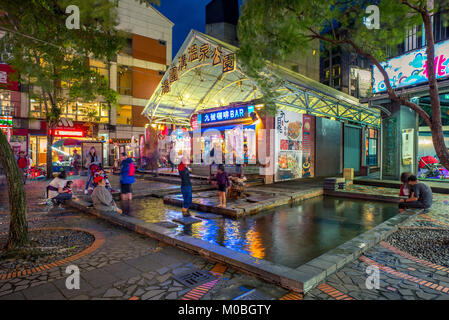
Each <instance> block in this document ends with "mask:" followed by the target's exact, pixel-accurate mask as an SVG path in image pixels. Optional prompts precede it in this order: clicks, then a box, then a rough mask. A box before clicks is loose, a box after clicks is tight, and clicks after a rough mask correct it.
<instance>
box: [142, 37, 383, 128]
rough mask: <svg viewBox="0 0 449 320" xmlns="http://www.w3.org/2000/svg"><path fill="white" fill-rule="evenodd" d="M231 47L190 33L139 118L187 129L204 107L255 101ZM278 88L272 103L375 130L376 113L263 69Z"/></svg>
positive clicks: (301, 79) (276, 69)
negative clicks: (193, 116) (366, 126)
mask: <svg viewBox="0 0 449 320" xmlns="http://www.w3.org/2000/svg"><path fill="white" fill-rule="evenodd" d="M236 51H237V48H236V47H234V46H232V45H230V44H227V43H225V42H222V41H220V40H218V39H215V38H213V37H211V36H208V35H205V34H203V33H201V32H198V31H195V30H192V31H191V32H190V33H189V35H188V36H187V38H186V40H185V41H184V43H183V45H182V46H181V48H180V50H179V52H178V54H177V55H176V56H175V58H174V59H173V62H172V64H171V65H170V67H169V68H168V69H167V71H166V73H165V75H164V76H163V78H162V80H161V81H160V83H159V85H158V87H157V88H156V90H155V91H154V93H153V95H152V97H151V98H150V100H149V101H148V103H147V105H146V107H145V109H144V111H143V114H144V115H146V116H147V117H148V118H149V119H150V121H151V122H152V123H164V124H175V125H181V126H190V118H191V116H192V115H193V114H194V113H196V112H198V111H200V110H204V109H211V108H216V107H219V106H227V105H230V104H235V103H241V102H249V101H257V100H258V99H260V98H262V94H261V91H260V90H259V89H258V88H257V86H256V84H255V82H254V81H253V80H252V79H251V78H249V77H248V76H247V75H246V74H245V73H244V72H243V71H242V69H241V68H240V66H239V63H238V61H237V59H236V55H235V52H236ZM267 72H269V73H270V74H271V75H272V76H274V77H277V78H278V79H279V80H281V81H280V83H281V84H280V85H279V87H278V88H277V90H276V92H277V93H278V97H277V98H276V104H277V106H278V107H279V108H281V109H287V110H295V111H297V112H300V113H308V114H311V115H315V116H319V117H328V118H332V119H336V120H349V121H352V122H355V123H359V124H362V125H370V126H379V125H380V112H379V111H378V110H376V109H371V108H368V106H366V105H362V104H360V103H359V101H358V100H357V99H355V98H353V97H351V96H349V95H347V94H345V93H342V92H340V91H338V90H335V89H333V88H330V87H328V86H326V85H324V84H321V83H319V82H317V81H315V80H312V79H310V78H307V77H305V76H303V75H301V74H299V73H296V72H294V71H291V70H288V69H286V68H284V67H281V66H279V65H274V64H269V65H268V68H267Z"/></svg>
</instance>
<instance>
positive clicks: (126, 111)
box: [117, 105, 132, 125]
mask: <svg viewBox="0 0 449 320" xmlns="http://www.w3.org/2000/svg"><path fill="white" fill-rule="evenodd" d="M131 123H132V107H131V106H128V105H119V106H117V124H124V125H131Z"/></svg>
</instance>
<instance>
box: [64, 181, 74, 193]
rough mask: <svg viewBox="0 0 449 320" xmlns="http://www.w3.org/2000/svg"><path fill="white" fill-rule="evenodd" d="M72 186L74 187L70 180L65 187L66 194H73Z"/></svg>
mask: <svg viewBox="0 0 449 320" xmlns="http://www.w3.org/2000/svg"><path fill="white" fill-rule="evenodd" d="M72 185H73V181H72V180H69V181H67V183H66V184H65V187H64V189H63V190H64V192H65V193H72Z"/></svg>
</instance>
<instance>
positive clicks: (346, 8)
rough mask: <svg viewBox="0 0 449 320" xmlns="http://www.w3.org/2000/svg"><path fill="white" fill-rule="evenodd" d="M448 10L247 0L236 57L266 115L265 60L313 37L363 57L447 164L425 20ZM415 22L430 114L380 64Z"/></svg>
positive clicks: (389, 2)
mask: <svg viewBox="0 0 449 320" xmlns="http://www.w3.org/2000/svg"><path fill="white" fill-rule="evenodd" d="M432 3H433V4H432ZM373 4H374V5H377V6H378V8H379V13H380V28H379V29H370V28H368V27H367V25H366V20H365V19H364V18H366V17H368V16H369V13H367V12H366V8H367V6H369V5H373ZM448 10H449V0H436V1H426V0H383V1H379V0H378V1H373V2H372V1H365V0H353V1H346V0H277V1H272V0H249V1H248V2H247V3H246V4H245V5H244V7H243V10H242V15H241V17H240V20H239V25H238V35H239V40H240V43H241V47H240V50H239V52H238V55H239V59H240V61H242V64H243V68H244V69H245V71H246V72H248V74H249V75H250V76H252V77H254V78H255V80H256V81H257V83H258V84H259V87H260V89H261V90H262V92H263V94H264V100H265V101H264V102H265V104H266V106H267V107H268V109H269V111H270V112H271V113H274V112H275V110H276V106H275V103H274V100H273V91H274V88H275V87H274V86H273V85H272V84H273V81H272V80H271V79H270V77H269V76H267V75H269V73H267V72H265V70H266V66H267V62H273V63H278V62H281V61H283V60H285V59H286V58H288V57H289V56H290V55H291V54H292V53H295V52H298V50H303V52H304V53H305V52H306V51H307V50H309V49H310V44H311V43H312V41H315V40H317V39H318V40H320V41H322V44H323V45H325V46H341V47H342V48H343V49H345V50H347V51H348V52H354V53H357V54H358V55H361V56H364V57H366V58H367V59H368V60H369V61H370V63H371V64H373V65H375V66H376V67H377V68H378V69H379V70H380V72H381V73H382V74H383V76H384V81H385V84H386V87H387V93H388V95H389V98H390V99H391V100H392V101H394V102H397V103H399V104H401V105H405V106H407V107H409V108H411V109H412V110H414V111H415V112H417V113H418V115H419V116H420V117H421V118H423V120H424V121H425V122H426V124H427V125H429V127H430V128H431V130H432V138H433V143H434V146H435V150H436V152H437V155H438V157H439V158H440V161H441V163H442V164H443V165H444V166H445V167H446V168H449V153H448V150H447V148H446V146H445V144H444V136H443V131H442V124H441V109H440V101H439V96H438V86H437V82H436V78H435V69H434V56H435V51H434V39H433V34H432V23H431V16H432V15H433V14H434V13H435V12H443V14H445V15H446V17H447V11H448ZM420 25H423V26H424V28H423V31H422V33H423V35H425V38H426V52H427V66H428V75H429V77H428V78H429V95H430V98H431V106H432V114H431V115H429V114H428V113H427V112H426V111H424V110H423V109H422V108H421V107H420V106H419V105H417V104H415V103H413V102H411V101H410V99H409V97H408V96H403V95H402V94H401V92H399V91H396V90H394V89H393V88H392V86H391V84H390V81H389V78H388V75H387V73H386V72H385V68H384V67H383V65H381V62H382V61H385V60H386V58H387V56H388V52H389V50H391V49H392V48H395V47H397V45H398V44H400V43H401V42H403V41H404V38H405V35H406V32H407V31H409V30H411V28H412V27H414V26H420Z"/></svg>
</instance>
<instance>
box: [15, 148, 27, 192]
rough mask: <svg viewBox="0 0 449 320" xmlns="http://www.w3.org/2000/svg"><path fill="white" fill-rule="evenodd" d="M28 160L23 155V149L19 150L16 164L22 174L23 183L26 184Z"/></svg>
mask: <svg viewBox="0 0 449 320" xmlns="http://www.w3.org/2000/svg"><path fill="white" fill-rule="evenodd" d="M29 164H30V162H29V160H28V158H27V157H26V155H25V151H20V152H19V158H17V166H18V167H19V170H20V173H21V175H22V181H23V184H26V181H27V171H28V166H29Z"/></svg>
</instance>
